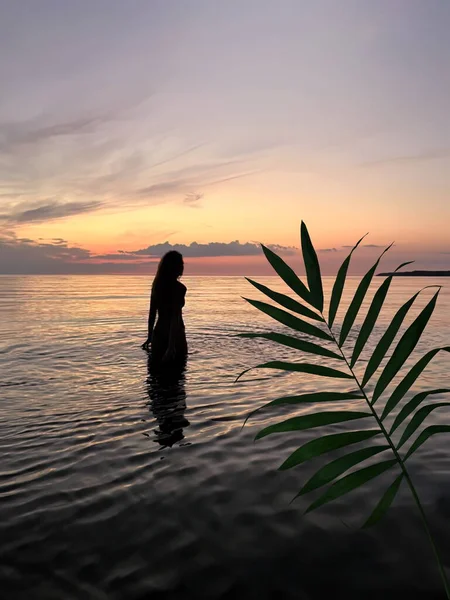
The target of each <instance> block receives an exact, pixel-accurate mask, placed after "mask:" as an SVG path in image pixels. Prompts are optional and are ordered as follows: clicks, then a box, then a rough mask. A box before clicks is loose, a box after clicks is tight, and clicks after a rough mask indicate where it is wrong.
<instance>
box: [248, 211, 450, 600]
mask: <svg viewBox="0 0 450 600" xmlns="http://www.w3.org/2000/svg"><path fill="white" fill-rule="evenodd" d="M362 239H363V238H361V240H359V241H358V243H357V244H356V245H355V247H354V248H353V249H352V251H351V252H350V254H349V256H348V257H347V258H346V259H345V260H344V262H343V263H342V265H341V267H340V269H339V272H338V274H337V277H336V280H335V282H334V285H333V291H332V295H331V301H330V307H329V311H328V324H326V323H325V320H324V318H323V317H322V313H323V286H322V279H321V274H320V266H319V261H318V259H317V254H316V252H315V250H314V247H313V245H312V243H311V239H310V236H309V233H308V230H307V228H306V225H305V224H304V223H303V222H302V224H301V246H302V253H303V260H304V264H305V270H306V277H307V280H308V286H309V289H308V288H307V287H306V286H305V285H304V284H303V283H302V282H301V281H300V279H299V278H298V277H297V275H295V273H294V272H293V270H292V269H291V268H290V267H289V266H288V265H286V263H285V262H284V261H283V260H282V259H281V258H279V257H277V255H276V254H275V253H273V252H272V251H270V250H268V249H267V248H265V247H263V251H264V253H265V255H266V257H267V259H268V260H269V262H270V264H271V265H272V266H273V268H274V269H275V271H276V272H277V273H278V274H279V276H280V277H281V279H283V281H284V282H285V283H287V285H288V286H289V287H290V288H291V289H292V290H293V291H294V292H296V293H297V294H298V295H299V297H300V298H301V299H302V300H303V301H305V302H306V303H307V304H308V305H309V306H310V307H312V308H313V309H315V310H316V311H320V313H321V316H319V315H318V314H316V312H314V311H310V308H309V307H306V306H304V305H303V304H302V303H299V302H297V301H296V300H294V299H292V298H290V297H289V296H286V295H284V294H279V293H278V292H274V291H273V290H270V289H269V288H267V287H266V286H262V285H260V284H257V283H256V282H253V281H252V280H250V283H251V284H252V285H254V286H255V287H256V288H257V289H259V291H261V292H262V293H264V294H265V295H266V296H268V297H269V298H271V299H272V300H274V301H275V302H277V303H278V304H280V305H281V306H282V307H283V308H286V309H287V310H290V311H292V312H296V313H298V314H301V315H302V316H303V317H306V318H311V319H314V320H315V321H319V322H322V323H323V324H324V325H327V326H328V330H329V332H330V333H329V334H328V332H325V331H323V330H322V329H319V328H318V327H315V326H314V325H311V324H310V323H307V322H305V321H303V320H302V319H299V318H297V317H295V316H294V315H292V314H291V313H287V312H286V311H284V310H280V309H278V308H276V307H273V306H271V305H268V304H265V303H262V302H256V301H249V302H250V303H251V304H253V306H255V307H256V308H258V309H259V310H262V311H263V312H265V313H266V314H267V315H269V316H270V317H272V318H274V319H275V320H276V321H278V322H280V323H282V324H284V325H287V326H289V327H291V328H292V329H294V330H296V331H299V332H300V333H303V334H305V335H312V336H313V337H318V338H320V339H324V340H326V341H327V342H334V343H335V344H336V346H337V348H338V350H339V352H333V351H332V350H329V349H328V348H322V346H320V345H318V344H313V343H311V342H309V341H306V340H303V339H299V338H297V337H292V336H287V335H284V334H278V333H261V334H243V336H242V337H255V338H257V337H259V338H265V339H267V340H270V341H274V342H276V343H278V344H280V345H282V346H285V347H289V348H294V349H296V350H299V351H301V352H308V353H310V354H315V355H316V356H317V357H318V358H319V359H321V358H322V357H326V358H333V359H337V360H344V361H345V363H346V364H348V366H349V367H350V369H349V370H350V371H351V373H349V374H347V373H345V372H343V371H339V370H336V369H331V368H329V367H325V366H322V364H320V363H319V364H315V363H314V364H309V363H297V362H296V363H291V362H283V361H270V362H266V363H263V364H261V365H258V367H255V368H269V369H277V370H282V371H294V372H295V371H296V372H299V373H309V374H312V375H319V376H324V377H333V378H339V379H352V380H353V381H354V383H355V387H356V388H358V389H359V392H357V391H356V392H337V393H333V392H316V393H303V394H298V395H292V396H285V397H282V398H278V399H276V400H273V401H272V402H269V403H267V404H265V405H264V406H262V407H260V408H268V407H274V406H279V405H292V406H294V407H298V406H301V405H304V404H305V403H311V406H312V408H313V410H314V409H316V406H315V403H317V404H318V405H320V403H323V402H337V403H340V402H342V401H353V400H356V401H359V400H362V399H364V401H365V402H366V404H367V406H368V408H369V409H370V413H369V412H362V411H361V412H360V411H349V410H337V411H323V412H312V413H310V414H306V415H300V416H294V417H292V418H289V419H287V420H285V421H282V422H280V423H276V424H272V425H269V426H267V427H265V428H264V429H263V430H262V431H260V432H259V433H258V435H257V436H256V439H260V438H263V437H265V436H267V435H271V434H274V433H285V432H295V431H302V430H309V429H313V428H316V427H321V426H324V425H331V424H333V425H338V424H340V423H345V422H351V421H353V420H357V419H360V418H368V417H370V416H373V418H374V420H375V422H376V428H374V429H364V430H359V431H344V432H341V433H333V434H329V435H323V436H321V437H316V438H314V439H311V440H309V441H308V442H306V443H304V444H303V445H301V446H300V447H299V448H297V449H296V450H295V451H294V452H292V453H291V454H290V456H288V458H287V459H286V460H285V461H284V462H283V463H282V464H281V466H280V467H279V469H280V470H285V469H290V468H292V467H295V466H297V465H300V464H302V463H304V462H306V461H308V460H310V459H313V458H318V457H319V456H322V455H324V454H326V453H328V452H332V451H334V450H339V449H340V448H346V447H347V446H351V445H352V444H358V443H363V442H368V441H369V440H371V439H372V438H374V437H376V436H379V435H382V436H383V438H384V439H385V441H386V444H383V445H379V446H370V447H365V448H361V449H357V450H356V451H353V452H350V453H347V454H345V455H344V456H341V457H339V458H337V459H334V460H332V461H331V462H328V464H325V465H323V466H322V467H321V468H319V470H318V471H317V472H316V473H315V475H313V477H311V478H310V479H309V480H308V481H307V482H306V484H305V485H304V486H303V487H302V488H301V490H300V492H299V494H298V496H299V495H304V494H307V493H309V492H311V491H313V490H315V489H317V488H321V487H322V486H324V485H327V484H330V486H329V488H328V489H327V491H326V492H325V493H323V494H322V496H320V497H319V498H318V499H317V500H315V502H313V503H312V504H311V505H310V506H309V508H308V511H307V512H309V511H311V510H314V509H316V508H318V507H319V506H322V505H323V504H326V503H328V502H331V501H332V500H335V499H337V498H339V497H341V496H344V495H345V494H347V493H349V492H351V491H352V490H355V489H357V488H359V487H360V486H362V485H364V484H365V483H366V482H368V481H371V480H373V479H376V478H377V477H379V476H380V475H382V474H383V473H384V472H386V471H388V470H389V469H391V468H393V467H394V466H397V467H398V468H399V469H400V471H401V473H400V474H399V476H398V477H396V479H395V480H394V481H393V483H391V485H390V486H389V487H388V488H387V490H386V491H385V492H384V494H383V495H382V497H381V499H380V500H379V502H378V503H377V505H376V506H375V508H374V510H373V511H372V514H371V515H370V517H369V518H368V519H367V521H366V523H365V526H367V527H368V526H370V525H373V524H374V523H376V522H377V521H379V519H380V518H381V517H382V516H383V515H384V514H385V513H386V511H387V510H388V509H389V507H390V506H391V504H392V502H393V501H394V499H395V497H396V495H397V493H398V491H399V489H400V486H401V483H402V481H403V479H405V480H406V481H407V483H408V487H409V489H410V491H411V493H412V497H413V499H414V501H415V503H416V505H417V507H418V509H419V513H420V516H421V518H422V521H423V524H424V526H425V529H426V531H427V534H428V537H429V540H430V543H431V544H432V547H433V551H434V555H435V557H436V559H437V563H438V567H439V571H440V574H441V577H442V581H443V584H444V588H445V591H446V595H447V598H448V599H449V600H450V586H449V584H448V583H447V578H446V574H445V570H444V567H443V563H442V559H441V558H440V555H439V552H438V549H437V548H436V545H435V543H434V540H433V537H432V535H431V532H430V529H429V525H428V521H427V519H426V515H425V513H424V511H423V508H422V505H421V503H420V500H419V497H418V494H417V492H416V490H415V488H414V485H413V483H412V480H411V477H410V475H409V473H408V471H407V467H406V464H405V461H406V460H407V459H409V458H410V457H411V456H412V454H414V452H416V450H417V449H419V448H420V447H421V446H422V445H423V444H424V443H425V442H426V441H427V440H428V439H429V438H430V437H432V436H433V435H435V434H437V433H446V432H450V425H432V426H430V427H427V428H425V429H423V430H422V431H420V429H421V427H422V423H423V422H424V420H425V419H426V417H427V416H428V415H429V414H430V413H431V412H432V411H433V410H434V409H436V408H441V407H446V406H450V402H440V403H434V404H431V405H427V406H424V407H421V408H418V407H419V406H420V404H421V403H422V402H423V400H424V399H425V398H426V397H428V396H429V395H432V394H437V393H447V392H449V391H450V390H447V389H436V390H429V391H426V392H422V393H420V394H417V395H416V396H414V397H413V398H412V399H410V400H409V401H408V402H407V403H406V404H405V406H404V407H403V408H402V409H401V411H400V412H399V414H398V415H397V417H396V419H395V420H394V423H393V425H392V428H391V432H390V433H388V432H387V430H386V427H385V426H384V425H383V423H382V420H383V419H385V418H386V417H387V416H388V415H389V414H390V413H391V411H392V410H394V409H395V408H396V407H397V406H398V404H399V403H400V402H401V401H402V400H403V399H404V397H405V395H406V394H407V392H408V391H409V389H410V388H411V386H412V385H413V384H414V382H415V381H416V380H417V378H418V377H419V376H420V374H421V373H422V371H423V370H424V369H425V368H426V366H427V365H428V364H429V362H430V361H431V360H432V358H433V357H434V356H435V355H436V354H437V353H438V352H440V351H441V350H443V351H445V352H450V346H445V347H442V348H437V349H435V350H431V351H430V352H428V353H426V354H425V355H424V356H423V357H422V358H421V359H420V360H419V361H418V362H416V364H415V365H414V366H413V367H412V368H411V369H410V370H409V371H408V372H407V374H406V375H405V376H404V377H403V378H402V379H401V381H400V383H399V384H398V385H397V386H396V387H395V389H394V391H393V392H392V394H391V396H390V398H389V399H388V400H387V402H386V403H385V406H384V410H383V411H382V414H381V416H380V415H379V413H378V409H377V407H376V406H375V403H376V402H377V400H378V399H379V398H380V396H381V394H382V393H383V392H384V391H385V390H386V388H387V386H388V385H389V384H390V383H391V382H392V380H393V379H394V377H396V375H397V374H398V373H399V371H400V369H401V368H402V367H403V365H404V364H405V363H406V361H407V360H408V358H409V357H410V355H411V353H412V352H413V351H414V349H415V347H416V345H417V343H418V341H419V339H420V337H421V335H422V333H423V331H424V329H425V326H426V325H427V323H428V321H429V319H430V318H431V315H432V313H433V310H434V307H435V304H436V300H437V296H438V293H439V292H437V293H436V294H435V295H434V296H433V298H432V299H431V300H430V301H429V302H428V304H427V305H426V306H425V308H424V309H423V310H422V311H421V312H420V314H419V315H418V317H416V318H415V319H414V320H413V322H412V324H411V325H410V326H409V327H408V328H407V329H406V331H405V333H403V335H401V337H400V340H399V342H398V343H397V345H396V347H395V349H394V351H393V352H392V355H391V357H390V358H389V359H388V360H387V363H386V365H385V366H384V368H383V369H382V371H381V375H380V377H379V378H378V381H377V382H375V386H374V394H373V399H372V401H369V399H368V397H367V394H366V392H365V391H364V388H365V386H366V385H367V383H368V382H369V380H370V379H371V378H372V377H373V376H374V374H375V372H376V371H377V369H378V368H379V367H380V365H381V363H382V361H383V359H384V358H385V357H386V354H387V353H388V351H389V349H390V346H391V344H392V343H393V342H394V340H395V338H396V336H397V334H398V333H399V332H400V328H401V326H402V324H403V322H404V320H405V318H406V316H407V314H408V312H409V310H410V308H411V307H412V305H413V303H414V302H415V300H416V298H417V296H418V295H419V293H420V292H417V294H415V295H414V296H413V297H412V298H410V300H408V301H407V302H406V303H405V304H403V306H401V307H400V308H399V310H398V311H397V312H396V314H395V315H394V318H393V319H392V321H391V323H390V324H389V326H388V328H387V330H386V332H385V333H384V335H383V336H382V337H381V339H380V340H379V342H378V343H377V345H376V347H375V350H374V351H373V353H372V356H371V357H369V360H368V364H367V367H366V370H365V373H364V376H363V378H362V382H361V383H360V381H359V379H358V377H357V375H356V374H355V373H354V372H353V367H354V365H355V364H356V363H357V361H358V359H359V357H360V356H361V353H362V351H363V349H364V348H365V346H366V344H367V341H368V339H369V337H370V335H371V334H372V332H373V330H374V328H375V326H376V323H377V320H378V317H379V315H380V311H381V309H382V307H383V304H384V301H385V299H386V296H387V293H388V291H389V288H390V285H391V282H392V276H393V275H389V277H388V278H387V279H386V280H385V281H384V282H383V283H382V285H381V286H380V287H379V289H378V290H377V291H376V293H375V294H374V297H373V299H372V301H371V303H370V307H369V310H368V312H367V315H366V316H365V318H364V320H363V323H362V326H361V329H360V331H359V334H358V336H357V339H356V344H355V346H354V348H353V352H352V353H351V357H347V356H346V353H345V352H344V351H343V350H342V346H343V345H344V343H345V341H346V340H347V338H348V335H349V333H350V331H351V330H352V327H353V324H354V323H355V320H356V318H357V316H358V313H359V311H360V309H361V306H362V304H363V302H364V299H365V297H366V294H367V292H368V290H369V287H370V284H371V282H372V279H373V277H374V275H375V271H376V268H377V266H378V264H379V261H380V260H381V258H382V256H383V255H384V253H385V252H387V250H389V248H390V246H389V247H388V248H386V250H384V252H383V253H382V254H381V256H380V257H379V258H378V260H377V262H376V263H375V264H374V265H373V266H372V268H371V269H370V270H369V271H368V272H367V273H366V274H365V275H364V276H363V278H362V279H361V281H360V283H359V285H358V286H357V289H356V292H355V294H354V295H353V298H352V300H351V302H350V305H349V307H348V309H347V311H346V313H345V315H344V319H343V323H342V327H341V331H340V336H339V341H337V340H336V338H335V336H334V334H333V332H332V331H331V327H332V326H333V323H334V321H335V318H336V314H337V311H338V308H339V304H340V302H341V298H342V293H343V289H344V285H345V280H346V276H347V271H348V267H349V264H350V259H351V256H352V254H353V251H354V250H355V249H356V248H357V246H358V245H359V244H360V242H361V241H362ZM406 264H410V263H404V264H403V265H400V267H398V268H397V269H396V271H397V270H398V269H400V268H401V267H403V266H405V265H406ZM427 287H439V286H427ZM424 289H425V288H424ZM421 291H422V290H421ZM308 311H310V312H308ZM312 315H314V316H312ZM322 362H323V361H322ZM249 370H250V369H247V370H246V371H244V372H243V373H242V374H241V375H240V376H239V377H241V376H242V375H243V374H244V373H246V372H247V371H249ZM239 377H238V379H239ZM343 408H346V407H343ZM417 409H418V410H417ZM257 410H259V409H257ZM254 412H256V411H253V412H252V413H250V415H249V416H251V415H252V414H254ZM410 415H413V416H412V418H411V420H410V422H409V423H408V424H407V425H406V427H405V430H404V432H403V435H402V436H401V438H400V442H399V444H398V447H399V448H400V447H402V446H403V445H404V444H405V443H406V442H407V441H408V440H409V439H410V438H411V437H412V435H413V434H414V433H418V435H417V438H416V439H415V440H414V441H413V443H412V445H411V446H410V448H409V450H408V451H407V452H406V454H405V456H404V457H403V458H402V456H401V455H400V454H399V452H398V451H397V447H396V446H395V444H394V442H393V441H392V439H391V435H392V433H393V432H394V431H395V430H396V429H397V428H398V427H399V426H400V425H402V423H404V422H405V421H406V419H407V418H408V417H409V416H410ZM389 449H391V450H392V454H393V457H392V458H391V460H383V461H381V462H376V463H375V464H369V466H366V467H363V468H360V469H359V470H357V471H353V472H352V471H350V473H349V474H345V473H346V472H347V471H348V470H351V469H352V468H353V467H355V466H356V465H359V464H361V463H363V462H364V461H365V460H368V459H370V458H371V457H373V456H376V455H378V454H381V453H382V452H383V451H385V450H389Z"/></svg>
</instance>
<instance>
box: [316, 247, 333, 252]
mask: <svg viewBox="0 0 450 600" xmlns="http://www.w3.org/2000/svg"><path fill="white" fill-rule="evenodd" d="M317 252H337V248H319V249H318V250H317Z"/></svg>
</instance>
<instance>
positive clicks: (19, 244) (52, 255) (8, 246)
mask: <svg viewBox="0 0 450 600" xmlns="http://www.w3.org/2000/svg"><path fill="white" fill-rule="evenodd" d="M90 256H91V253H90V252H89V250H86V249H84V248H79V247H77V246H69V245H68V243H67V242H66V241H64V240H62V241H60V240H58V241H56V242H53V241H51V240H50V241H45V240H41V241H34V240H30V239H28V238H18V237H15V236H2V237H0V273H3V274H5V273H6V274H9V273H10V274H15V273H64V272H70V271H71V270H72V271H75V272H76V267H75V269H73V268H71V265H74V264H76V263H77V262H79V261H82V260H87V259H89V258H90Z"/></svg>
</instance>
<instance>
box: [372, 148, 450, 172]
mask: <svg viewBox="0 0 450 600" xmlns="http://www.w3.org/2000/svg"><path fill="white" fill-rule="evenodd" d="M449 156H450V149H449V148H439V149H436V150H430V151H429V152H420V153H419V154H407V155H404V156H392V157H389V158H382V159H379V160H372V161H368V162H365V163H362V164H361V165H360V166H361V167H364V168H372V167H383V166H388V165H397V164H414V163H421V162H428V161H430V160H437V159H439V158H448V157H449Z"/></svg>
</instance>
